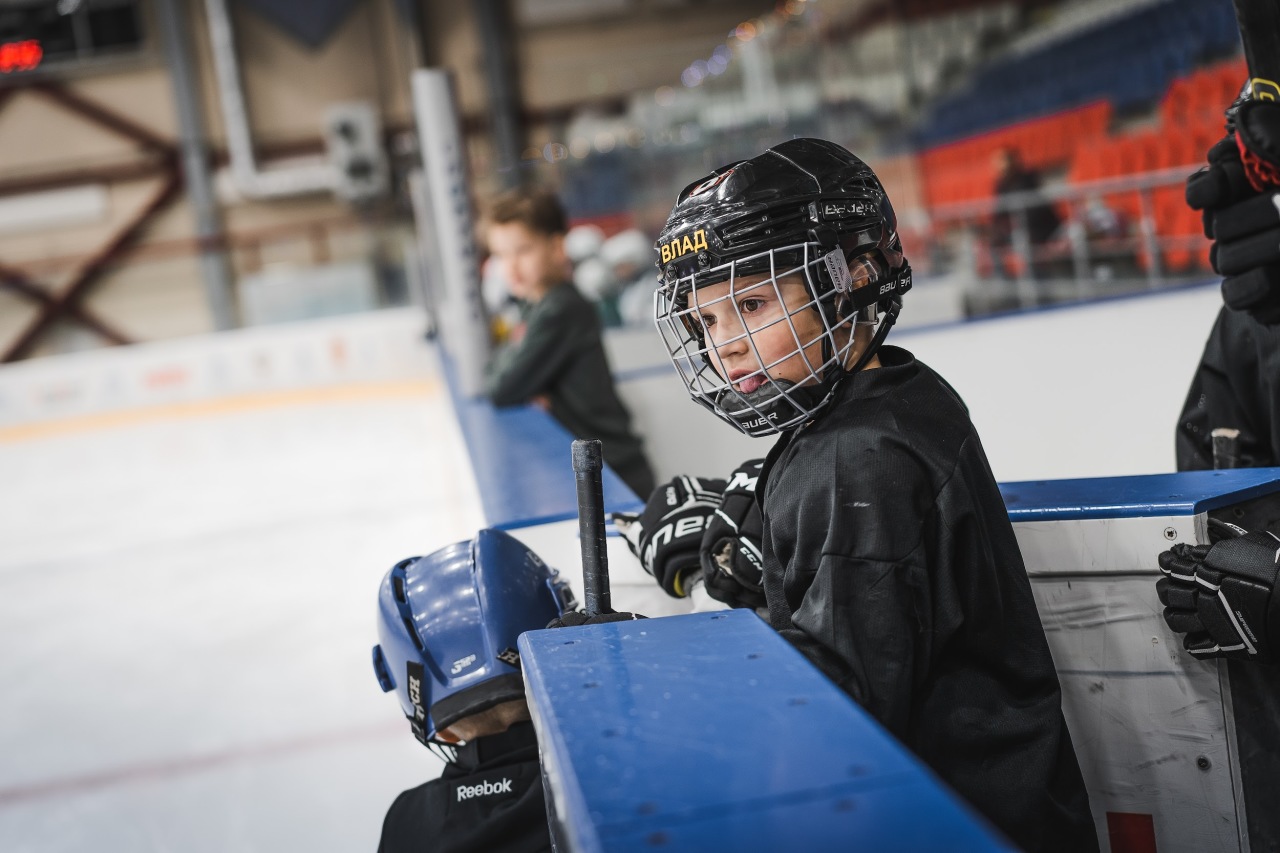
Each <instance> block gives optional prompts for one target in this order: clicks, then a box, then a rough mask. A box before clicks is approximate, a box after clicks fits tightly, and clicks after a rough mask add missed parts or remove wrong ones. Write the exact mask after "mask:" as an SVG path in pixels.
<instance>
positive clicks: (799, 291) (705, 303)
mask: <svg viewBox="0 0 1280 853" xmlns="http://www.w3.org/2000/svg"><path fill="white" fill-rule="evenodd" d="M732 286H733V292H732V294H730V283H729V282H727V281H726V282H722V283H720V284H709V285H704V286H703V287H700V288H697V289H696V290H694V291H693V292H692V293H691V294H690V296H689V307H690V309H691V310H692V311H693V314H694V316H695V317H697V318H698V319H699V320H700V321H701V323H702V328H703V333H704V334H705V336H706V340H707V346H708V348H709V349H710V351H711V363H712V366H713V367H714V368H715V371H716V373H718V374H719V375H720V378H722V379H724V380H726V381H728V382H730V383H731V384H732V385H733V387H734V388H735V389H736V390H737V391H738V392H739V393H741V394H750V393H751V392H753V391H756V390H757V389H759V388H760V387H761V386H762V385H764V383H765V373H767V374H768V376H769V377H770V378H772V379H775V380H779V379H781V380H787V381H789V382H793V383H795V384H797V385H802V384H805V383H807V382H812V381H815V376H814V373H815V371H816V370H817V369H818V368H819V366H820V365H821V364H822V361H823V358H822V335H823V332H824V330H825V327H824V326H823V323H822V319H821V318H820V317H819V316H818V311H817V309H816V308H815V307H813V305H812V301H811V297H810V295H809V289H808V287H806V286H805V283H804V281H803V279H802V278H801V277H800V276H799V275H798V274H797V275H790V276H785V277H783V278H780V279H778V282H777V287H776V288H775V287H774V284H773V281H772V280H771V279H770V277H769V276H768V275H766V274H761V275H750V276H742V277H740V278H737V279H735V280H734V282H733V285H732ZM735 307H736V309H737V310H735ZM739 314H741V317H739ZM788 320H789V322H788ZM762 368H764V370H763V371H762V370H761V369H762Z"/></svg>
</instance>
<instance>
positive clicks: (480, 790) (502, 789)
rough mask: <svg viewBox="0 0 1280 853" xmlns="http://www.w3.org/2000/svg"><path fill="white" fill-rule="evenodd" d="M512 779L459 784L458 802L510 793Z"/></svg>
mask: <svg viewBox="0 0 1280 853" xmlns="http://www.w3.org/2000/svg"><path fill="white" fill-rule="evenodd" d="M510 793H511V780H510V779H503V780H502V781H501V782H481V783H480V784H479V785H459V786H458V802H462V801H463V800H469V799H471V798H472V797H488V796H491V795H493V794H510Z"/></svg>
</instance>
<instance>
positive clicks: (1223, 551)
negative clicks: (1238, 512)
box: [1156, 522, 1280, 663]
mask: <svg viewBox="0 0 1280 853" xmlns="http://www.w3.org/2000/svg"><path fill="white" fill-rule="evenodd" d="M1219 524H1222V523H1221V522H1219ZM1222 526H1223V527H1229V528H1231V531H1232V532H1233V533H1234V534H1235V535H1233V536H1231V537H1230V538H1227V539H1223V540H1221V541H1219V542H1215V543H1213V544H1212V545H1186V544H1184V543H1179V544H1177V545H1174V546H1173V548H1172V549H1170V550H1168V551H1165V552H1163V553H1162V554H1160V557H1159V562H1160V570H1161V571H1162V572H1164V574H1165V577H1163V578H1161V579H1160V580H1158V581H1156V595H1158V596H1159V597H1160V601H1161V603H1162V604H1164V605H1165V609H1164V621H1166V622H1168V623H1169V627H1170V628H1172V629H1173V630H1175V631H1178V632H1179V633H1185V634H1186V637H1185V638H1184V639H1183V643H1182V647H1183V648H1184V649H1186V650H1187V651H1188V652H1190V653H1191V654H1192V655H1195V656H1196V657H1198V658H1233V659H1236V660H1252V661H1259V662H1262V663H1269V662H1272V661H1274V660H1275V659H1276V653H1275V650H1276V649H1277V647H1278V645H1280V596H1277V595H1276V594H1275V586H1276V574H1277V571H1280V538H1277V537H1276V536H1275V535H1274V534H1272V533H1250V532H1248V531H1246V530H1244V529H1243V528H1240V527H1236V526H1235V525H1228V524H1222Z"/></svg>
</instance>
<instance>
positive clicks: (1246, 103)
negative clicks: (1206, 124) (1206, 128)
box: [1187, 99, 1280, 323]
mask: <svg viewBox="0 0 1280 853" xmlns="http://www.w3.org/2000/svg"><path fill="white" fill-rule="evenodd" d="M1229 115H1230V116H1231V124H1232V125H1233V126H1234V131H1233V132H1231V133H1229V134H1228V135H1227V137H1226V138H1225V139H1222V140H1220V141H1219V142H1218V143H1216V144H1215V145H1214V146H1213V147H1212V148H1210V149H1209V165H1208V166H1207V167H1205V168H1203V169H1201V170H1200V171H1199V172H1196V173H1195V174H1194V175H1192V176H1191V177H1190V178H1188V179H1187V204H1189V205H1190V206H1191V207H1192V208H1194V209H1196V210H1202V211H1204V233H1205V236H1206V237H1209V238H1210V239H1212V240H1213V245H1212V246H1211V247H1210V249H1209V262H1210V263H1211V264H1212V265H1213V269H1214V271H1215V272H1217V273H1218V274H1219V275H1221V276H1223V280H1222V298H1223V301H1224V302H1226V304H1227V307H1228V308H1231V309H1234V310H1236V311H1248V312H1249V313H1250V314H1252V315H1253V316H1254V318H1255V319H1256V320H1258V321H1259V322H1261V323H1277V322H1280V104H1276V103H1274V102H1270V101H1254V100H1251V99H1249V100H1243V101H1238V102H1237V103H1236V104H1234V105H1233V106H1232V109H1231V110H1230V111H1229Z"/></svg>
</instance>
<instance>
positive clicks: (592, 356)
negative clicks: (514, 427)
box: [485, 282, 653, 500]
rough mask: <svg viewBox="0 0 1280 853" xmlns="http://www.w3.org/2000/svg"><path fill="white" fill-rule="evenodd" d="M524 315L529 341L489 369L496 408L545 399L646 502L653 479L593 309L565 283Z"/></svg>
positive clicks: (488, 388) (499, 354)
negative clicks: (598, 447) (597, 444)
mask: <svg viewBox="0 0 1280 853" xmlns="http://www.w3.org/2000/svg"><path fill="white" fill-rule="evenodd" d="M522 313H523V319H524V322H525V333H524V337H523V338H521V339H520V341H518V342H517V343H513V344H510V345H508V346H505V347H503V348H502V349H500V350H499V351H498V352H497V354H496V355H495V356H494V358H493V360H492V361H491V362H490V363H489V367H488V370H487V372H486V382H485V385H486V391H487V393H488V395H489V398H490V399H491V400H492V401H493V404H494V405H495V406H515V405H519V404H521V403H527V402H529V401H530V399H532V398H533V397H536V396H538V395H540V394H545V395H546V396H547V398H548V399H549V400H550V401H551V414H552V416H553V417H554V418H555V419H556V420H557V421H559V422H560V424H561V425H562V426H564V428H565V429H566V430H568V431H569V432H570V433H571V434H572V435H573V436H574V437H575V438H598V439H600V441H601V442H603V450H604V459H605V462H606V463H608V465H609V467H610V468H612V469H613V471H614V473H616V474H617V475H618V476H619V477H621V478H622V480H623V481H624V482H626V484H627V485H628V486H630V487H631V490H632V491H634V492H635V493H636V495H637V497H639V498H640V499H641V500H644V499H645V498H647V497H648V496H649V492H651V491H652V490H653V473H652V472H651V471H650V469H649V463H648V462H647V461H646V460H645V457H644V450H643V449H642V447H641V442H640V439H639V438H638V437H637V436H636V435H635V433H634V432H632V430H631V415H630V413H628V412H627V409H626V407H625V406H623V405H622V400H621V399H619V397H618V391H617V388H615V387H614V384H613V374H612V373H610V372H609V361H608V358H607V357H606V356H605V352H604V343H603V342H602V340H601V337H600V319H599V316H598V315H597V314H596V310H595V308H594V307H592V305H591V303H590V302H588V301H587V300H586V299H585V298H584V297H583V296H582V294H581V293H579V292H578V290H577V288H575V287H574V286H573V285H572V284H570V283H567V282H566V283H564V284H560V285H557V286H555V287H553V288H551V290H550V291H548V292H547V295H546V296H544V297H543V298H542V299H541V300H540V301H538V302H535V303H531V304H526V305H525V306H524V307H523V308H522Z"/></svg>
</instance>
